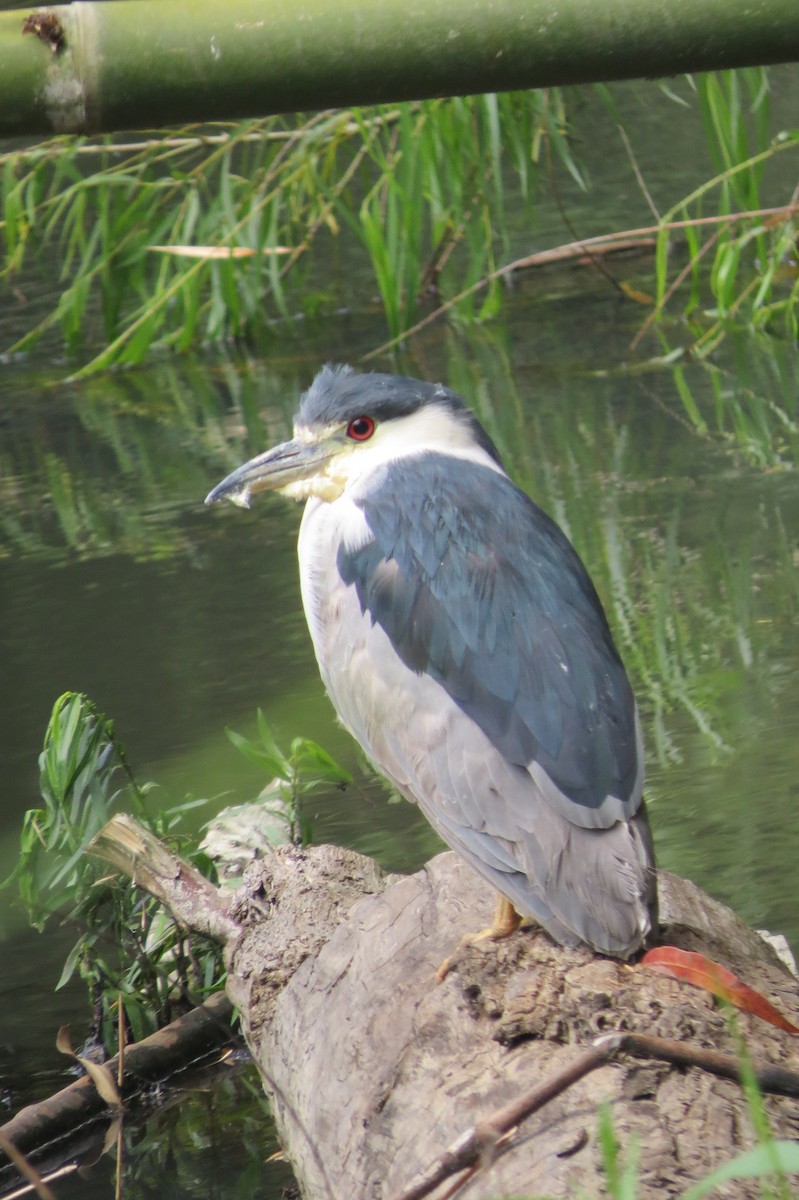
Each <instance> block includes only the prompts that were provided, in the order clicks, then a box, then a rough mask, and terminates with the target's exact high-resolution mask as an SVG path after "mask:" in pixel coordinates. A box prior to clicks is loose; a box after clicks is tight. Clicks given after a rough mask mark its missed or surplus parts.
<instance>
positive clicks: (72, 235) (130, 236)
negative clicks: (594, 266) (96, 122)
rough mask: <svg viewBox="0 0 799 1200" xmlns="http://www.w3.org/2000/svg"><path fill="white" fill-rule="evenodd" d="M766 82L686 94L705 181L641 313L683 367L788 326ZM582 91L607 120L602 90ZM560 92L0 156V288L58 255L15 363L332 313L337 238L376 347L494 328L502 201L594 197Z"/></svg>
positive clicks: (725, 80)
mask: <svg viewBox="0 0 799 1200" xmlns="http://www.w3.org/2000/svg"><path fill="white" fill-rule="evenodd" d="M768 79H769V77H768V74H767V73H766V71H765V70H760V69H751V70H745V71H737V72H725V73H721V74H710V75H705V76H699V77H697V78H696V80H695V81H693V87H694V101H693V102H694V103H695V104H696V105H697V106H698V108H699V111H700V114H701V117H702V120H703V123H704V128H705V131H706V135H707V140H708V146H709V150H710V155H711V158H712V160H713V162H714V164H715V166H716V170H717V173H716V175H715V176H714V177H713V178H712V179H709V180H708V181H706V182H705V183H704V184H703V185H702V186H701V187H699V188H697V189H696V190H695V191H693V192H692V193H691V194H690V195H688V196H685V197H683V198H681V199H678V200H677V201H676V202H675V203H673V204H672V205H671V207H670V209H669V211H668V212H666V213H665V214H664V215H663V216H662V217H661V218H659V220H658V228H659V230H660V233H659V236H658V247H657V253H656V259H655V277H656V278H655V286H656V304H655V310H654V313H653V314H652V317H651V318H650V320H651V319H654V318H655V317H660V316H661V315H662V313H663V312H664V310H665V309H666V307H667V306H668V305H669V304H670V302H671V301H672V297H674V296H675V295H676V296H677V297H679V299H680V301H681V303H682V305H683V312H684V313H686V314H688V313H694V314H695V316H696V320H697V322H698V325H697V328H696V330H695V332H694V337H693V341H694V352H695V353H707V352H709V350H710V349H711V348H712V347H713V346H714V345H715V344H716V343H717V341H718V338H719V337H721V336H723V335H724V332H725V326H726V323H729V322H730V321H732V322H736V323H739V324H740V323H744V324H747V323H754V324H757V325H758V326H760V327H762V328H768V329H773V328H778V327H779V328H782V329H785V330H787V331H788V332H789V333H790V334H793V333H795V331H796V328H797V320H796V297H797V286H798V285H797V272H796V251H795V235H796V211H795V202H794V209H793V210H792V209H791V208H790V197H785V200H786V202H787V206H786V208H785V209H784V210H783V211H782V212H781V213H779V214H773V213H769V212H767V211H764V210H763V188H764V182H765V171H766V168H767V166H768V164H769V162H770V160H772V159H774V158H776V157H777V156H778V155H783V154H785V153H786V152H788V153H790V152H792V151H793V152H795V151H796V149H797V147H798V146H799V131H796V130H793V131H790V130H789V131H783V132H779V133H777V134H776V135H775V134H774V133H772V132H771V131H770V128H769V106H768V99H769V91H768ZM662 90H663V89H662ZM594 94H595V96H596V97H597V99H598V101H599V103H600V104H601V105H602V106H603V107H604V109H605V110H606V111H607V112H608V114H609V116H610V119H611V120H612V121H613V122H614V124H615V125H616V126H619V125H620V121H621V118H620V117H619V114H618V112H617V110H616V105H615V102H614V99H613V93H612V90H611V89H610V88H608V87H607V86H605V85H600V86H598V87H597V88H596V89H595V93H594ZM575 95H579V96H581V97H582V96H584V95H589V96H590V93H572V92H563V91H562V90H560V89H556V88H555V89H547V90H544V91H530V92H521V93H505V94H499V95H483V96H470V97H454V98H450V99H446V100H433V101H424V102H419V103H413V104H402V105H394V106H390V107H389V106H382V107H375V108H370V109H353V110H348V111H328V112H323V113H320V114H317V115H316V116H314V117H312V118H309V119H307V120H302V119H299V120H298V121H296V122H294V121H290V120H287V119H285V118H282V117H272V118H268V119H265V120H259V121H247V122H241V123H238V124H235V125H230V126H220V127H218V131H216V132H213V133H210V134H209V133H208V131H207V130H198V129H196V128H193V127H188V128H186V129H184V130H181V131H177V132H176V133H175V134H174V135H173V136H170V137H165V138H163V139H160V140H158V139H153V140H150V141H144V142H138V143H127V144H125V143H115V142H112V141H111V140H110V139H108V138H105V139H102V140H98V141H95V142H92V141H87V140H86V139H65V138H55V139H52V140H50V141H48V142H45V143H43V144H41V145H40V146H36V147H34V148H32V149H27V150H22V151H11V152H8V153H6V154H4V155H0V172H1V173H2V213H0V216H1V217H2V220H0V233H1V234H2V237H3V238H4V240H5V249H6V259H5V265H4V267H3V268H2V270H1V271H0V279H4V280H5V282H6V283H7V284H8V285H10V286H18V284H19V281H20V277H21V272H22V270H23V267H24V268H26V270H27V269H28V268H29V267H30V265H31V263H32V262H35V261H36V260H40V261H42V262H43V264H44V266H45V268H46V271H47V273H48V275H49V274H51V272H52V263H53V256H55V261H56V263H57V269H58V271H59V274H60V279H61V291H60V295H59V298H58V302H57V304H56V305H55V306H54V307H53V308H52V309H51V310H50V311H49V312H47V313H46V314H45V315H44V316H43V317H41V319H40V320H38V322H37V323H35V324H34V325H33V327H32V328H30V329H29V331H28V332H27V333H26V334H25V335H24V336H23V337H22V338H21V339H20V340H18V341H17V343H16V344H15V345H14V346H12V347H10V349H12V350H14V351H18V350H24V349H28V348H30V347H31V346H32V345H34V344H35V342H36V340H37V339H38V338H39V337H41V336H42V334H44V333H46V332H47V331H48V330H54V329H58V330H59V331H60V333H61V336H62V338H63V340H64V341H65V343H66V345H67V347H68V349H69V350H70V351H71V352H73V353H84V351H85V348H86V346H87V344H96V343H97V341H98V340H103V341H104V342H105V348H104V349H103V350H102V351H101V352H100V353H99V354H98V355H97V356H96V357H95V358H94V359H93V360H92V361H91V362H90V363H88V364H87V365H86V366H84V367H83V368H81V369H80V370H79V371H77V372H76V373H75V374H76V375H85V374H87V373H89V372H91V371H94V370H97V369H100V368H105V367H108V366H110V365H111V364H133V363H137V362H140V361H141V360H142V358H143V357H144V356H145V354H146V353H147V352H148V350H149V349H150V348H151V347H152V346H154V345H159V346H165V347H170V348H173V349H175V350H185V349H186V348H187V347H189V346H190V345H192V344H196V343H197V342H198V341H202V340H205V341H215V342H220V341H222V340H224V339H227V338H230V337H231V336H233V337H241V336H243V335H245V334H251V333H253V332H255V331H256V330H259V331H263V330H264V329H265V328H269V326H270V324H271V326H272V327H274V326H275V323H276V322H277V323H280V322H283V321H285V320H286V319H287V318H289V317H290V315H291V314H292V313H293V312H294V311H296V309H297V308H298V307H303V306H304V305H305V300H306V298H308V306H309V308H315V307H318V305H319V303H320V302H321V303H322V304H323V305H325V304H331V303H337V302H340V301H339V298H338V297H337V296H336V295H335V286H334V285H335V281H334V280H331V266H332V264H331V262H330V255H329V252H328V250H327V248H326V247H327V246H328V245H329V239H330V238H334V239H339V238H340V235H341V233H342V229H345V230H349V231H350V232H351V234H353V235H354V236H355V238H356V239H357V241H358V242H360V244H361V246H362V248H363V250H364V251H365V255H366V259H365V262H363V266H362V267H360V268H359V267H358V266H357V265H356V266H355V268H354V269H353V267H352V266H349V267H348V270H347V276H346V294H345V296H344V299H345V302H346V303H347V304H348V305H352V304H353V301H354V298H356V297H357V296H358V294H360V295H361V296H362V297H364V299H366V298H368V296H369V295H370V290H371V288H373V287H374V286H376V287H377V290H378V292H379V294H380V297H381V300H382V305H383V310H384V312H385V317H386V322H387V326H388V330H389V332H390V334H391V336H392V338H398V337H401V336H402V335H403V334H405V333H406V332H407V331H408V330H409V329H410V328H411V327H412V326H413V323H414V321H415V320H416V319H417V316H418V313H419V309H420V306H421V305H422V304H423V303H425V302H426V301H427V300H429V299H430V297H434V298H435V299H436V300H444V301H445V302H446V303H448V304H451V306H452V310H453V312H454V315H455V316H456V317H457V318H458V319H460V320H469V321H474V320H484V319H486V318H488V317H491V316H492V315H494V314H495V313H496V312H497V310H498V307H499V304H500V300H501V290H500V283H499V278H498V275H497V271H498V269H499V268H498V260H499V261H501V259H504V260H505V261H507V259H508V258H509V257H510V247H511V225H510V224H509V221H508V217H507V214H506V196H507V194H508V191H509V189H510V190H513V191H514V192H515V193H517V194H520V195H521V197H522V199H523V201H524V203H525V207H526V213H525V226H529V224H530V210H531V208H532V202H533V200H534V198H535V196H536V194H538V193H540V192H541V191H542V190H543V188H544V186H545V185H549V186H552V187H554V188H555V189H556V188H557V185H556V183H555V177H556V172H557V171H562V172H565V173H566V175H567V176H568V177H570V178H571V179H572V180H573V181H575V182H576V183H577V184H578V186H579V187H580V188H587V187H588V184H587V181H586V178H585V172H584V170H583V169H582V167H581V165H580V163H579V161H578V159H577V157H576V155H575V151H574V143H575V139H574V136H573V130H572V128H571V118H570V115H569V110H570V109H572V108H575V107H576V105H575V103H574V99H573V97H574V96H575ZM666 96H667V99H666V100H664V103H665V102H671V100H672V99H678V100H679V102H680V103H681V104H686V103H687V101H686V99H685V97H684V96H683V97H677V96H676V95H675V93H674V92H673V91H668V90H667V91H666ZM669 97H670V99H669ZM637 178H638V182H639V183H641V182H642V181H641V180H640V178H639V177H638V176H637ZM556 202H557V203H558V207H561V205H560V201H559V200H558V199H557V194H556ZM709 209H710V210H712V211H710V212H709V211H708V210H709ZM562 215H563V216H564V219H565V220H566V222H567V224H568V214H567V213H566V212H562ZM727 218H728V219H727ZM708 220H709V221H710V222H711V223H710V224H707V223H706V222H707V221H708ZM580 232H581V231H575V236H579V234H580ZM608 232H612V231H608ZM675 245H676V248H677V251H678V253H677V254H673V253H671V251H672V250H673V249H674V248H675ZM684 248H685V249H687V255H688V258H687V262H686V261H685V253H684ZM349 253H350V251H349V248H348V254H349ZM189 255H194V256H189ZM500 256H501V257H500ZM350 261H352V259H351V258H350ZM673 263H675V264H676V266H672V264H673ZM367 272H369V273H370V274H371V277H372V282H371V283H370V282H369V281H368V279H367ZM675 272H676V274H675ZM331 284H332V285H333V287H331ZM359 284H360V286H359ZM708 286H709V288H710V293H711V302H710V304H708V303H707V299H706V298H707V289H708ZM355 302H357V300H355Z"/></svg>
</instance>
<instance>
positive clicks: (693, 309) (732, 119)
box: [655, 67, 799, 356]
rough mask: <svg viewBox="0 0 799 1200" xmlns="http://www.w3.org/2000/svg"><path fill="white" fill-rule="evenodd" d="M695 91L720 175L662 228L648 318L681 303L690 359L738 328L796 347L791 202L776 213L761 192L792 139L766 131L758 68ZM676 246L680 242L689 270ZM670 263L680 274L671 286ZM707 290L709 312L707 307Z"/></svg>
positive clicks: (765, 80) (763, 78) (798, 327)
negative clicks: (779, 337) (782, 338)
mask: <svg viewBox="0 0 799 1200" xmlns="http://www.w3.org/2000/svg"><path fill="white" fill-rule="evenodd" d="M693 82H694V86H695V89H696V96H697V99H698V102H699V107H700V111H701V114H702V119H703V123H704V128H705V133H706V136H707V143H708V147H709V150H710V154H711V158H712V159H713V162H714V165H715V167H716V172H717V173H716V174H715V175H714V176H713V177H712V178H711V179H708V180H707V181H706V182H705V183H703V184H702V185H701V186H700V187H698V188H696V189H695V190H694V191H692V192H691V193H690V194H689V195H687V196H685V197H683V198H682V199H681V200H679V201H677V203H675V204H674V205H672V207H671V208H670V209H669V210H668V212H666V213H665V214H663V216H662V217H661V219H660V221H659V228H660V232H659V234H658V244H657V252H656V295H657V298H656V306H655V314H656V315H660V314H661V313H662V312H663V311H664V309H665V308H666V306H667V305H668V304H669V302H670V301H671V300H672V298H673V297H675V296H676V297H677V298H679V299H681V300H682V303H683V312H684V313H685V314H686V315H692V316H693V318H694V320H693V323H692V328H691V332H692V334H693V338H692V344H691V354H692V356H706V355H708V354H710V353H711V352H712V351H713V350H714V349H715V348H716V346H717V345H718V343H719V341H720V340H721V339H722V338H723V337H724V336H725V335H726V333H727V331H728V329H729V328H730V327H735V326H737V327H747V326H754V327H755V328H759V329H770V330H773V331H775V332H782V333H784V334H785V335H786V336H787V337H788V338H790V339H793V338H795V337H796V335H797V331H799V317H798V309H797V301H798V300H799V271H798V270H797V255H796V234H797V227H798V226H797V223H798V222H799V207H797V194H796V192H794V193H793V195H791V194H788V195H785V196H784V206H783V207H782V208H781V209H780V208H779V207H777V208H774V207H773V201H772V205H771V206H769V205H768V203H767V201H766V199H765V197H764V184H765V181H766V169H767V167H768V166H769V164H770V163H771V162H772V161H773V160H775V159H777V158H778V157H780V156H782V155H784V154H786V153H793V154H796V153H797V151H799V130H796V129H794V130H788V131H784V130H783V131H779V132H777V133H776V134H775V133H773V132H771V131H770V126H769V75H768V71H767V70H766V69H765V68H761V67H758V68H750V69H747V70H740V71H725V72H720V73H711V74H707V75H699V76H697V77H696V79H695V80H694V81H693ZM708 208H711V209H712V210H713V211H712V213H708V211H707V210H708ZM677 239H680V240H682V239H684V240H685V246H686V249H687V262H686V254H685V253H681V252H680V250H679V246H678V245H676V243H677ZM675 249H676V250H677V253H676V254H673V253H672V251H674V250H675ZM672 261H674V262H675V263H676V266H677V267H679V269H678V270H677V271H676V274H675V276H674V278H671V277H670V276H671V273H672V270H673V269H675V268H673V267H672ZM706 281H707V282H706ZM708 285H709V288H710V293H711V297H712V303H711V304H710V305H706V304H705V303H704V297H705V295H706V288H707V286H708ZM686 293H687V294H686Z"/></svg>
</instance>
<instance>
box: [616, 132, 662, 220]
mask: <svg viewBox="0 0 799 1200" xmlns="http://www.w3.org/2000/svg"><path fill="white" fill-rule="evenodd" d="M616 128H617V129H618V131H619V134H620V136H621V140H622V141H623V142H624V149H625V150H626V151H627V157H628V158H629V160H630V166H631V167H632V169H633V175H635V179H636V182H637V184H638V186H639V188H640V189H641V193H642V195H643V197H644V199H645V200H646V202H647V204H648V205H649V211H650V212H651V214H652V216H653V217H654V218H655V220H656V221H659V220H660V219H661V217H660V213H659V212H658V209H657V205H656V204H655V201H654V200H653V199H652V193H651V192H650V190H649V188H648V187H647V186H646V180H645V179H644V176H643V172H642V171H641V168H640V167H639V165H638V159H637V158H636V157H635V151H634V150H633V147H632V143H631V141H630V139H629V138H628V136H627V130H626V129H625V128H624V126H623V125H617V126H616Z"/></svg>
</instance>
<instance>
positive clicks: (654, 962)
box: [640, 946, 799, 1033]
mask: <svg viewBox="0 0 799 1200" xmlns="http://www.w3.org/2000/svg"><path fill="white" fill-rule="evenodd" d="M640 965H641V966H642V967H651V969H652V970H653V971H660V972H661V973H662V974H663V975H673V976H674V978H675V979H684V980H685V982H686V983H691V984H693V986H694V987H698V988H702V989H703V990H704V991H706V992H711V993H712V994H713V995H714V996H718V997H719V998H720V999H721V1000H726V1001H727V1003H728V1004H734V1005H735V1007H736V1008H740V1009H742V1010H743V1011H744V1012H748V1013H752V1014H753V1015H754V1016H756V1017H760V1019H761V1020H762V1021H768V1022H769V1024H771V1025H776V1027H777V1029H784V1030H785V1032H786V1033H799V1028H797V1027H796V1025H793V1024H792V1023H791V1022H790V1021H789V1020H788V1018H787V1017H784V1016H783V1015H782V1013H781V1012H778V1011H777V1009H776V1008H775V1007H774V1005H773V1004H772V1003H771V1001H770V1000H767V999H766V997H765V996H763V995H761V993H760V992H756V991H755V989H754V988H751V987H749V985H748V984H746V983H742V982H741V980H740V979H739V978H738V976H737V975H733V973H732V971H728V970H727V968H726V967H722V965H721V964H720V963H717V962H714V961H713V959H712V958H705V956H704V954H697V953H695V952H694V951H693V950H681V949H680V948H679V947H678V946H657V947H656V948H655V949H654V950H648V951H647V953H646V954H645V955H644V957H643V958H642V959H641V963H640Z"/></svg>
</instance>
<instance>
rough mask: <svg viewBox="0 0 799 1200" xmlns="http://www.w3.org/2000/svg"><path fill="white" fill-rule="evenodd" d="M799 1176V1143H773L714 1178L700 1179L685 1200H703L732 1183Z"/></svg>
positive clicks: (739, 1159)
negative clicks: (764, 1177) (736, 1180)
mask: <svg viewBox="0 0 799 1200" xmlns="http://www.w3.org/2000/svg"><path fill="white" fill-rule="evenodd" d="M798 1172H799V1144H797V1143H796V1142H770V1143H768V1144H767V1145H763V1146H756V1147H755V1149H754V1150H746V1151H744V1153H743V1154H739V1155H738V1156H737V1158H733V1159H731V1160H730V1161H729V1162H726V1163H723V1164H722V1165H721V1166H720V1167H718V1168H717V1169H716V1170H715V1171H713V1172H711V1174H710V1175H706V1176H705V1178H704V1179H700V1181H699V1182H698V1183H695V1184H694V1186H693V1187H692V1188H689V1189H688V1191H687V1192H683V1195H682V1200H701V1198H702V1197H703V1196H707V1194H708V1193H709V1192H712V1191H713V1189H714V1188H715V1187H718V1185H719V1184H721V1183H727V1182H728V1181H729V1180H731V1179H760V1178H762V1177H763V1176H765V1175H791V1174H795V1173H798Z"/></svg>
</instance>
